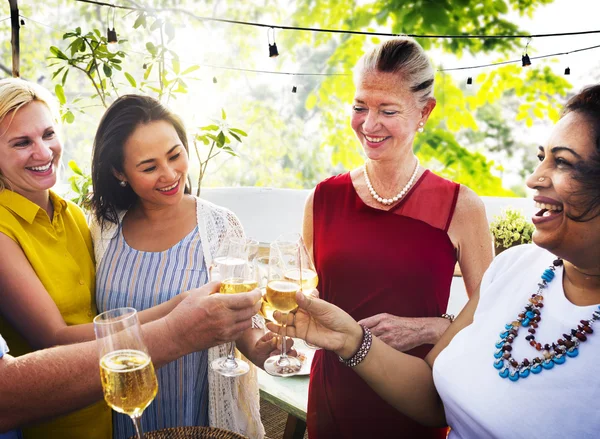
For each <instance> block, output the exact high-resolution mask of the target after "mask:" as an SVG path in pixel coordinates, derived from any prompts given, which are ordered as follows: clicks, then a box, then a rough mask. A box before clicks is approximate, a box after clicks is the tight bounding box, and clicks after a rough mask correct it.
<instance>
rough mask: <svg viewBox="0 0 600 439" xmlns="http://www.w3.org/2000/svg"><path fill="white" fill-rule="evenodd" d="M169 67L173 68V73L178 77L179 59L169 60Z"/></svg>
mask: <svg viewBox="0 0 600 439" xmlns="http://www.w3.org/2000/svg"><path fill="white" fill-rule="evenodd" d="M171 65H172V66H173V72H175V74H176V75H179V71H180V70H179V69H180V64H179V58H176V57H174V58H173V59H172V60H171Z"/></svg>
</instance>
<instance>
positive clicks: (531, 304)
mask: <svg viewBox="0 0 600 439" xmlns="http://www.w3.org/2000/svg"><path fill="white" fill-rule="evenodd" d="M561 265H563V262H562V259H557V260H555V261H554V262H553V263H552V265H551V266H550V267H548V268H547V269H546V270H545V271H544V273H543V274H542V280H541V282H540V283H539V284H538V290H537V292H536V293H534V294H532V296H531V297H530V298H529V301H528V303H527V305H526V306H525V309H524V310H523V312H521V313H520V314H519V315H518V316H517V318H516V319H515V320H514V321H512V322H511V323H507V324H506V325H505V326H504V329H505V330H504V331H503V332H502V333H500V340H498V342H497V343H496V349H497V350H496V352H495V353H494V358H495V359H496V360H495V361H494V367H495V368H496V369H498V371H499V372H498V374H499V375H500V376H501V377H502V378H508V379H510V380H511V381H518V380H519V379H523V378H527V377H528V376H529V374H530V373H532V374H538V373H540V372H541V371H542V370H544V369H546V370H550V369H552V368H553V367H554V366H555V365H560V364H564V363H565V361H566V359H567V358H574V357H576V356H577V355H578V354H579V345H580V344H581V343H583V342H585V341H586V340H587V337H588V336H589V335H590V334H593V333H594V330H593V329H592V326H593V325H594V324H595V323H596V322H597V321H598V320H600V306H599V307H598V308H597V309H596V310H595V311H594V312H593V313H592V317H591V318H590V319H589V320H580V324H579V325H577V328H573V329H571V331H567V333H566V334H563V336H562V338H559V339H558V340H556V341H555V342H553V343H546V344H542V343H540V342H538V341H536V339H535V333H536V329H537V327H538V325H539V323H540V320H541V310H542V308H543V307H544V304H543V301H544V296H543V290H544V289H545V288H547V286H548V284H549V283H550V282H552V279H554V276H555V271H556V268H557V267H559V266H561ZM522 327H525V328H529V329H528V332H529V335H527V336H526V337H525V340H527V341H528V342H529V344H530V345H531V346H532V347H533V348H534V349H535V350H536V351H538V352H540V353H541V355H539V356H538V357H535V358H534V359H533V360H531V361H530V360H529V359H527V358H524V359H523V360H522V361H521V362H519V361H517V360H516V359H514V358H513V356H512V346H511V345H512V343H513V341H514V339H515V338H516V337H517V335H518V333H519V329H520V328H522Z"/></svg>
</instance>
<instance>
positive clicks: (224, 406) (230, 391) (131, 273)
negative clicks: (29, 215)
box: [92, 95, 277, 439]
mask: <svg viewBox="0 0 600 439" xmlns="http://www.w3.org/2000/svg"><path fill="white" fill-rule="evenodd" d="M92 178H93V186H94V195H93V199H92V204H93V209H94V214H95V220H96V221H97V223H96V224H95V225H93V226H92V236H93V238H94V245H95V252H96V263H97V282H96V302H97V306H98V311H100V312H102V311H106V310H108V309H112V308H116V307H122V306H131V307H134V308H136V309H138V310H143V309H146V308H149V307H152V306H154V305H157V304H160V303H162V302H165V301H168V300H169V299H170V298H172V297H174V296H177V295H178V294H180V293H181V292H182V291H187V290H189V289H191V288H196V287H199V286H201V285H203V284H205V283H206V282H207V281H208V270H207V267H208V266H209V265H210V263H211V260H212V256H213V255H214V253H215V252H216V249H217V248H218V246H219V244H220V243H221V241H222V240H223V239H224V238H226V237H228V236H243V229H242V227H241V225H240V223H239V221H238V220H237V218H236V217H235V215H234V214H233V213H232V212H230V211H228V210H227V209H224V208H221V207H219V206H216V205H214V204H212V203H208V202H206V201H203V200H200V199H198V198H196V197H193V196H191V195H190V188H189V186H188V185H187V180H188V145H187V136H186V133H185V129H184V127H183V124H182V123H181V121H180V120H179V119H178V118H177V116H175V115H173V114H172V113H171V112H170V111H169V110H168V109H166V108H165V107H164V106H163V105H162V104H160V102H158V101H157V100H155V99H153V98H150V97H145V96H137V95H128V96H122V97H121V98H119V99H117V100H116V101H115V102H114V103H113V105H111V107H110V108H109V109H108V110H107V112H106V113H105V115H104V116H103V118H102V121H101V122H100V126H99V127H98V131H97V133H96V138H95V141H94V153H93V160H92ZM206 318H211V316H206ZM257 326H260V325H257ZM276 343H277V340H276V338H275V337H273V334H270V333H269V334H267V335H265V334H264V328H262V327H260V328H250V329H248V330H246V331H245V332H244V333H243V334H242V336H241V337H240V338H239V339H238V343H237V346H238V348H239V349H240V351H241V352H242V353H243V354H244V355H245V356H246V357H247V358H248V359H249V360H250V361H252V362H253V363H255V364H257V365H260V366H261V367H262V365H263V363H264V361H265V359H266V358H268V356H269V355H270V354H271V353H272V351H274V350H275V348H276V346H277V345H276ZM225 352H226V346H225V345H223V346H219V347H216V348H211V349H209V350H208V351H202V352H196V353H193V354H190V355H187V356H185V357H182V358H180V359H179V360H177V361H174V362H172V363H170V364H168V365H167V366H165V367H163V368H162V369H160V370H158V372H157V377H158V382H159V391H158V395H157V396H156V399H155V400H154V402H153V403H152V404H151V405H150V406H149V407H148V408H147V409H146V410H145V412H144V415H143V416H142V424H143V428H144V430H145V431H153V430H157V429H161V428H167V427H180V426H188V425H210V426H216V427H221V428H226V429H228V430H232V431H236V432H238V433H241V434H244V435H246V436H249V437H251V438H262V437H264V429H263V426H262V424H261V421H260V414H259V394H258V385H257V379H256V369H255V368H253V367H252V368H251V371H250V372H249V373H248V374H246V375H244V376H242V377H240V378H237V379H231V378H226V377H222V376H221V375H219V374H217V373H215V372H213V371H211V370H209V368H208V364H209V362H210V361H212V359H214V358H218V357H220V356H223V355H224V354H225ZM113 421H114V438H115V439H123V438H127V437H130V436H132V435H133V426H132V423H131V421H130V420H129V419H128V418H127V417H126V416H124V415H120V414H115V416H114V418H113Z"/></svg>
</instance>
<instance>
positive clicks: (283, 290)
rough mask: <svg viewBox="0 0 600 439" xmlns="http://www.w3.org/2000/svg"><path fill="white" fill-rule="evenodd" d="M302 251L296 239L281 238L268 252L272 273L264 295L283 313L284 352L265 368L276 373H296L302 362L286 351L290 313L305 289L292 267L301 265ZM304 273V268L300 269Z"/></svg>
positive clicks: (272, 373) (287, 374)
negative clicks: (299, 293) (285, 239)
mask: <svg viewBox="0 0 600 439" xmlns="http://www.w3.org/2000/svg"><path fill="white" fill-rule="evenodd" d="M299 261H300V252H299V247H298V245H297V244H296V243H291V242H278V241H275V242H273V243H272V244H271V247H270V253H269V275H268V282H267V287H266V294H265V299H266V300H267V302H268V303H269V305H271V306H272V307H273V308H274V309H276V310H279V311H281V312H282V313H283V316H282V317H283V319H282V320H283V322H284V323H283V337H282V341H281V345H282V346H281V355H276V356H273V357H269V358H268V359H267V360H266V361H265V365H264V367H265V371H267V373H269V374H271V375H275V376H282V377H285V376H291V375H296V374H297V373H298V372H299V371H300V369H301V368H302V363H301V362H300V360H298V359H297V358H296V357H289V356H288V355H287V353H286V351H287V349H286V322H287V314H288V313H289V312H290V311H293V310H294V309H296V308H297V306H298V303H297V302H296V293H297V292H298V291H301V290H302V276H301V275H300V276H294V275H293V273H292V270H293V269H294V268H295V267H300V268H301V266H300V265H299V264H300V262H299ZM300 273H301V272H300Z"/></svg>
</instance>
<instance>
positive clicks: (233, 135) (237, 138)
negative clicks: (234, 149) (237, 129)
mask: <svg viewBox="0 0 600 439" xmlns="http://www.w3.org/2000/svg"><path fill="white" fill-rule="evenodd" d="M229 135H230V136H231V137H233V138H234V139H235V140H237V141H238V142H241V141H242V139H240V137H239V136H238V135H237V134H235V133H232V132H231V131H229Z"/></svg>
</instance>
